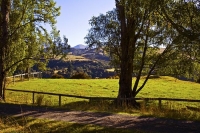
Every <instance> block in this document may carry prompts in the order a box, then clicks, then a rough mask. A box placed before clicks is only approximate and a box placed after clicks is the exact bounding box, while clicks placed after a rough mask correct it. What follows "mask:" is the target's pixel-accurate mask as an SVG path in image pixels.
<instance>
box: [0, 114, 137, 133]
mask: <svg viewBox="0 0 200 133" xmlns="http://www.w3.org/2000/svg"><path fill="white" fill-rule="evenodd" d="M0 129H1V130H0V132H1V133H17V132H18V133H22V132H23V133H50V132H51V133H139V132H140V131H137V130H135V131H134V130H128V129H115V128H108V127H101V126H95V125H90V124H88V125H84V124H77V123H69V122H63V121H53V120H47V119H34V118H30V117H29V118H26V117H20V118H15V117H8V116H4V117H2V116H1V118H0ZM140 133H141V132H140Z"/></svg>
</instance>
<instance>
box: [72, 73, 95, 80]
mask: <svg viewBox="0 0 200 133" xmlns="http://www.w3.org/2000/svg"><path fill="white" fill-rule="evenodd" d="M70 78H71V79H90V78H91V77H90V76H89V75H88V74H87V73H84V72H78V73H75V74H74V75H72V76H71V77H70Z"/></svg>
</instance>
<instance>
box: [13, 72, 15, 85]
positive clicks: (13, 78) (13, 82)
mask: <svg viewBox="0 0 200 133" xmlns="http://www.w3.org/2000/svg"><path fill="white" fill-rule="evenodd" d="M13 84H15V75H14V74H13Z"/></svg>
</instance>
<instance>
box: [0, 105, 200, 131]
mask: <svg viewBox="0 0 200 133" xmlns="http://www.w3.org/2000/svg"><path fill="white" fill-rule="evenodd" d="M3 113H4V114H7V115H14V116H16V117H17V116H27V117H28V116H31V117H35V118H48V119H52V120H61V121H68V122H76V123H82V124H94V125H100V126H107V127H115V128H128V129H138V130H141V131H145V132H156V133H200V122H194V121H182V120H172V119H163V118H153V117H141V116H131V115H119V114H109V113H93V112H85V111H70V110H58V109H46V108H37V107H28V106H22V107H21V106H19V105H9V106H8V105H4V104H0V115H1V114H3Z"/></svg>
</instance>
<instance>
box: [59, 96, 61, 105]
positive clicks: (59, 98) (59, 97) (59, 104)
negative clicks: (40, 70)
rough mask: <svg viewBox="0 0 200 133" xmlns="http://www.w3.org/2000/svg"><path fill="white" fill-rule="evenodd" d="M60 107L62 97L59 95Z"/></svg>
mask: <svg viewBox="0 0 200 133" xmlns="http://www.w3.org/2000/svg"><path fill="white" fill-rule="evenodd" d="M59 106H61V95H59Z"/></svg>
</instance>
